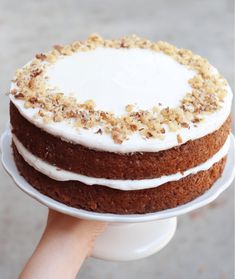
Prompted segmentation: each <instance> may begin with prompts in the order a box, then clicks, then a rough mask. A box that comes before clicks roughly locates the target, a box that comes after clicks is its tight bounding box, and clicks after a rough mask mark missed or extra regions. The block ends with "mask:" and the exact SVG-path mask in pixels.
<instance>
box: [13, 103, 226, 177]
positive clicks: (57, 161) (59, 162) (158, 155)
mask: <svg viewBox="0 0 236 279" xmlns="http://www.w3.org/2000/svg"><path fill="white" fill-rule="evenodd" d="M10 115H11V125H12V132H13V134H15V136H16V137H17V139H18V140H19V141H20V142H21V143H22V144H23V145H24V147H25V148H27V150H28V151H29V152H31V153H32V154H33V155H35V156H36V157H39V158H41V159H42V160H44V161H46V162H48V163H49V164H52V165H54V166H57V167H58V168H61V169H64V170H68V171H72V172H75V173H78V174H81V175H85V176H89V177H96V178H107V179H150V178H158V177H161V176H163V175H171V174H175V173H178V172H184V171H186V170H188V169H190V168H194V167H196V166H198V165H200V164H202V163H204V162H205V161H207V160H208V159H209V158H211V157H212V156H213V155H214V154H215V153H217V152H218V151H219V150H220V149H221V148H222V146H223V145H224V143H225V141H226V139H227V137H228V135H229V132H230V123H231V120H230V117H228V119H227V120H226V121H225V123H224V124H223V125H222V126H221V127H220V129H218V130H216V131H215V132H213V133H211V134H209V135H207V136H205V137H202V138H199V139H197V140H194V141H188V142H187V143H185V144H182V145H179V146H177V147H174V148H171V149H168V150H164V151H160V152H145V153H139V152H135V153H130V154H120V153H112V152H103V151H97V150H92V149H89V148H86V147H84V146H81V145H78V144H73V143H70V142H66V141H64V140H62V139H60V138H59V137H55V136H53V135H51V134H49V133H46V132H45V131H44V130H41V129H39V128H38V127H36V126H34V125H33V124H32V123H30V122H29V121H27V120H26V119H25V118H24V117H22V115H21V114H20V113H19V112H18V110H17V108H16V107H15V106H14V105H13V104H12V103H11V105H10Z"/></svg>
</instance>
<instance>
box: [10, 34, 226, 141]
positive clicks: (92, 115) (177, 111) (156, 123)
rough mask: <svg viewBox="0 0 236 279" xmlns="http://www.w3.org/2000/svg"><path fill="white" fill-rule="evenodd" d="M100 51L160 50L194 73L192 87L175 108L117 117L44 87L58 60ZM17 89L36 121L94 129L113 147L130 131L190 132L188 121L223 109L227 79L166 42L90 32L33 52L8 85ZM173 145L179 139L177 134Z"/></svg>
mask: <svg viewBox="0 0 236 279" xmlns="http://www.w3.org/2000/svg"><path fill="white" fill-rule="evenodd" d="M99 46H100V47H101V46H102V47H105V48H145V49H151V50H153V51H156V52H163V53H164V54H166V55H169V56H171V57H172V58H173V59H174V60H176V61H177V62H178V63H180V64H182V65H185V66H186V67H188V68H189V69H192V70H195V71H196V75H195V76H194V77H193V78H191V79H190V80H189V81H188V82H189V85H190V86H191V88H192V91H191V92H186V94H185V96H184V98H183V99H182V100H181V101H180V105H179V107H175V108H169V107H163V105H162V104H161V103H157V104H154V106H153V108H152V109H151V110H150V111H148V110H138V111H135V110H134V105H131V104H128V105H127V106H126V107H125V108H124V109H125V113H124V114H123V115H121V116H119V117H118V116H116V115H114V114H113V113H110V112H106V111H101V110H95V103H94V102H93V100H87V101H86V102H84V103H78V101H77V100H76V99H75V98H73V97H70V96H65V95H64V94H63V92H58V90H57V89H55V88H47V87H46V84H47V83H46V81H47V77H46V75H45V70H46V69H47V67H49V66H50V65H52V64H53V63H55V62H56V61H57V60H58V59H59V57H60V56H67V55H71V54H73V53H74V52H77V51H90V50H92V49H95V48H97V47H99ZM13 82H14V83H15V85H16V88H15V89H13V90H11V92H10V94H12V95H13V96H14V97H15V98H16V99H19V100H23V101H24V107H25V108H38V109H39V110H38V113H37V114H36V117H41V118H42V119H43V121H44V123H49V122H51V121H54V122H61V121H63V120H70V119H73V120H74V121H72V122H70V123H72V124H71V125H74V126H75V127H76V128H77V129H80V128H83V129H90V128H94V127H98V130H97V132H96V133H97V134H102V133H107V134H110V135H111V137H112V139H113V140H114V142H115V143H117V144H121V143H122V142H123V141H124V140H127V139H128V138H129V136H130V135H131V134H133V133H139V134H140V135H141V136H142V137H143V138H144V139H149V138H152V139H163V138H164V134H165V133H166V131H167V130H169V131H172V132H177V131H179V130H180V129H182V128H185V129H189V128H190V124H191V123H192V124H193V125H194V127H195V126H196V123H199V122H201V121H203V120H204V114H209V113H214V112H216V111H217V110H219V109H220V108H221V106H222V102H223V101H224V98H225V96H226V94H227V90H226V86H227V82H226V80H225V79H224V78H223V77H222V76H221V75H220V74H218V73H215V72H213V71H212V68H211V65H210V64H209V62H208V61H207V60H206V59H204V58H202V57H200V56H199V55H195V54H193V53H192V52H191V51H189V50H186V49H178V48H176V47H175V46H172V45H170V44H168V43H166V42H162V41H158V42H155V43H152V42H150V41H149V40H145V39H142V38H139V37H138V36H136V35H132V36H129V37H123V38H121V39H117V40H104V39H103V38H102V37H100V36H99V35H97V34H92V35H91V36H89V37H88V38H87V40H85V41H83V42H82V41H77V42H74V43H72V44H71V45H66V46H60V45H55V46H54V49H53V50H52V51H51V52H48V53H46V54H43V53H40V54H36V56H35V59H33V60H32V61H31V63H29V64H27V65H26V66H24V67H23V68H21V69H19V70H17V72H16V78H15V79H14V81H13ZM177 141H178V143H179V144H181V143H182V142H183V141H182V138H181V136H180V135H179V134H177Z"/></svg>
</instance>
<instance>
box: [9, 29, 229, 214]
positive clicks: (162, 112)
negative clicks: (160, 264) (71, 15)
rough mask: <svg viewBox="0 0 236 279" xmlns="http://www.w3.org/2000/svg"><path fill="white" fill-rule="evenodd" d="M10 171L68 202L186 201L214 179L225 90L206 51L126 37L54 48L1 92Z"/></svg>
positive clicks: (121, 206)
mask: <svg viewBox="0 0 236 279" xmlns="http://www.w3.org/2000/svg"><path fill="white" fill-rule="evenodd" d="M9 96H10V123H11V131H12V150H13V156H14V160H15V164H16V166H17V169H18V171H19V173H20V174H21V175H22V176H23V177H24V178H25V180H26V181H27V182H29V184H30V185H32V187H34V188H36V189H37V190H38V191H39V192H41V193H42V194H44V195H46V196H49V197H51V198H52V199H54V200H56V201H59V202H61V203H63V204H66V205H68V206H71V207H75V208H79V209H85V210H88V211H95V212H103V213H115V214H145V213H149V212H156V211H160V210H165V209H169V208H174V207H177V206H179V205H182V204H185V203H187V202H189V201H192V200H193V199H195V198H197V197H199V196H200V195H202V194H203V193H204V192H205V191H207V190H208V189H210V188H211V187H212V185H213V184H214V182H215V181H216V180H217V179H219V178H220V176H221V175H222V172H223V170H224V166H225V162H226V159H227V152H228V150H229V145H230V139H229V134H230V129H231V128H230V126H231V119H230V110H231V102H232V92H231V89H230V87H229V85H228V83H227V81H226V80H225V79H224V77H223V76H222V75H221V74H220V73H219V72H218V70H217V69H216V68H214V67H213V66H212V65H211V64H210V63H209V62H208V61H207V60H206V59H205V58H202V57H201V56H199V55H196V54H193V53H192V52H191V51H189V50H186V49H179V48H177V47H175V46H173V45H171V44H168V43H166V42H163V41H158V42H151V41H149V40H146V39H142V38H139V37H137V36H135V35H132V36H127V37H122V38H121V39H115V40H106V39H103V38H102V37H100V36H99V35H96V34H93V35H91V36H89V37H88V38H87V39H86V40H84V41H76V42H74V43H72V44H69V45H66V46H60V45H55V46H54V47H53V50H52V51H50V52H48V53H39V54H37V55H36V56H35V58H34V59H33V60H31V61H30V62H29V63H28V64H26V65H25V66H23V67H22V68H21V69H18V70H17V72H16V75H15V77H14V80H13V81H12V85H11V90H10V94H9Z"/></svg>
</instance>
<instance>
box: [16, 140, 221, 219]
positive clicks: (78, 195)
mask: <svg viewBox="0 0 236 279" xmlns="http://www.w3.org/2000/svg"><path fill="white" fill-rule="evenodd" d="M13 150H14V159H15V162H16V165H17V168H18V170H19V172H20V173H21V175H22V176H23V177H24V178H25V179H26V181H28V182H29V183H30V184H31V185H32V186H33V187H35V188H36V189H37V190H38V191H40V192H41V193H42V194H44V195H47V196H49V197H51V198H53V199H55V200H57V201H59V202H62V203H64V204H67V205H69V206H72V207H76V208H79V209H85V210H89V211H96V212H103V213H115V214H144V213H149V212H155V211H160V210H164V209H168V208H173V207H176V206H179V205H182V204H185V203H187V202H189V201H191V200H193V199H195V198H197V197H199V196H200V195H202V194H203V193H204V192H205V191H206V190H208V189H209V188H210V187H211V186H212V185H213V183H214V182H215V181H216V180H217V179H218V178H219V177H220V176H221V174H222V172H223V170H224V166H225V161H226V157H224V158H222V159H221V160H220V161H219V162H217V163H215V164H214V165H213V166H212V167H211V168H210V169H208V170H206V171H201V172H198V173H197V174H195V175H190V176H187V177H185V178H183V179H181V180H179V181H173V182H169V183H166V184H163V185H162V186H159V187H156V188H152V189H145V190H138V191H136V190H134V191H121V190H117V189H112V188H108V187H104V186H98V185H93V186H88V185H85V184H82V183H80V182H79V181H66V182H65V181H63V182H60V181H56V180H53V179H51V178H49V177H48V176H45V175H43V174H41V173H40V172H38V171H36V170H35V169H34V168H32V167H31V166H29V165H28V164H27V163H26V162H25V161H24V160H23V158H22V157H21V155H20V154H19V153H18V152H17V149H16V148H15V147H14V145H13Z"/></svg>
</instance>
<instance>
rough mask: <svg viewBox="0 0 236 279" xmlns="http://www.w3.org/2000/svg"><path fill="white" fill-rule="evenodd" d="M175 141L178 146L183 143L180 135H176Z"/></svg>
mask: <svg viewBox="0 0 236 279" xmlns="http://www.w3.org/2000/svg"><path fill="white" fill-rule="evenodd" d="M177 141H178V144H181V143H183V139H182V137H181V135H180V134H178V135H177Z"/></svg>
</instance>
